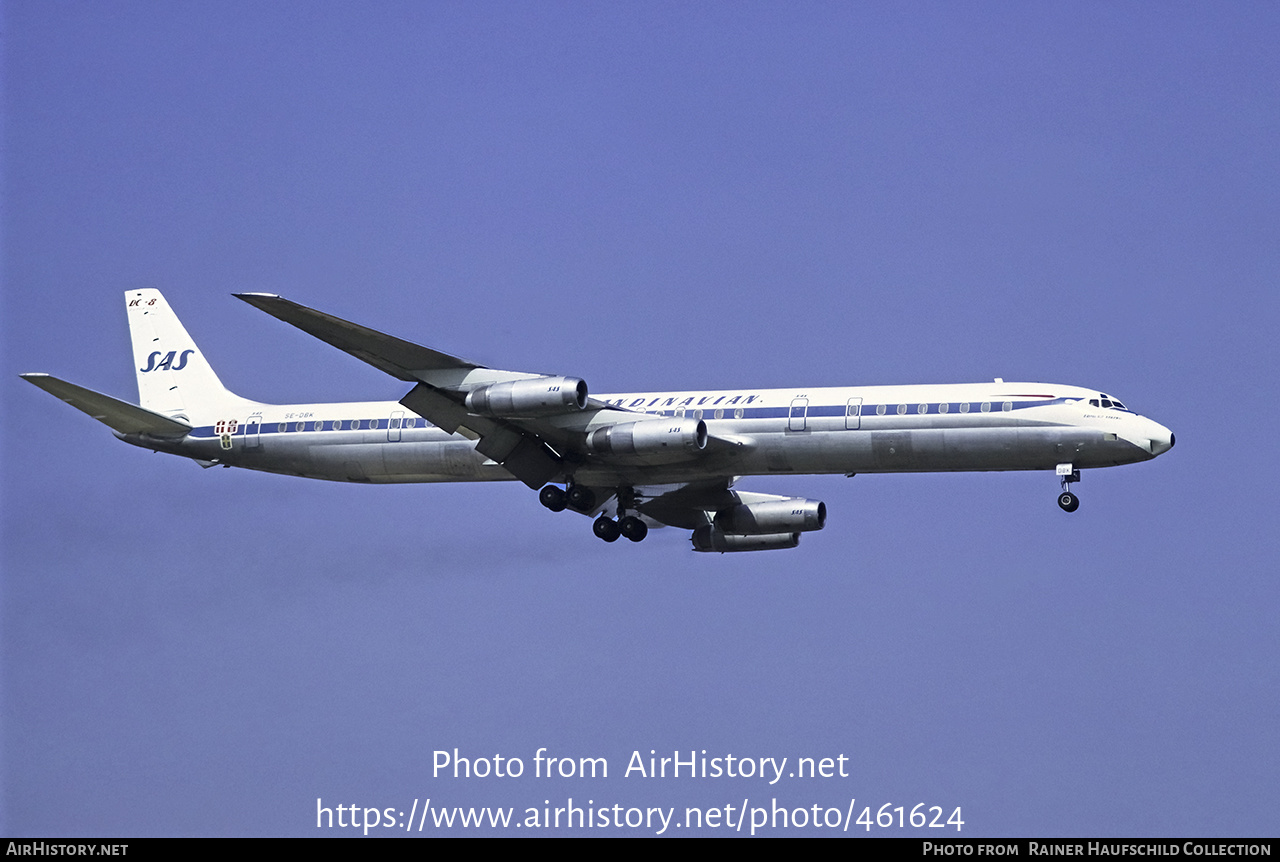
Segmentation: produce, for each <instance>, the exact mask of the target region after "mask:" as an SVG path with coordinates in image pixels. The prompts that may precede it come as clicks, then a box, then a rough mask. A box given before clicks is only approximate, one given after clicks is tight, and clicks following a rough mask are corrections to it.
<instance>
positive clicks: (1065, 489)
mask: <svg viewBox="0 0 1280 862" xmlns="http://www.w3.org/2000/svg"><path fill="white" fill-rule="evenodd" d="M1058 478H1059V479H1060V480H1061V482H1062V493H1061V494H1059V495H1058V507H1059V508H1061V509H1062V511H1064V512H1074V511H1075V510H1076V509H1079V508H1080V498H1079V497H1077V496H1076V495H1075V494H1072V493H1071V483H1072V482H1079V481H1080V471H1079V470H1077V469H1076V468H1075V467H1074V466H1073V465H1071V464H1059V465H1058Z"/></svg>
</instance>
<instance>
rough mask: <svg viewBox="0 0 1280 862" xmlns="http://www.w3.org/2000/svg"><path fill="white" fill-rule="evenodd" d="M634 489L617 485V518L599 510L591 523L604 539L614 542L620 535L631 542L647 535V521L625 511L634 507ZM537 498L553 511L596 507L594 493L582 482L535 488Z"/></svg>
mask: <svg viewBox="0 0 1280 862" xmlns="http://www.w3.org/2000/svg"><path fill="white" fill-rule="evenodd" d="M635 499H636V492H635V489H633V488H619V489H618V519H617V520H616V521H615V520H614V519H613V518H610V517H609V516H608V515H605V514H603V513H601V515H600V517H599V518H596V520H595V523H593V524H592V525H591V531H592V532H593V533H595V534H596V536H597V537H598V538H601V539H603V540H604V541H606V542H616V541H618V537H619V536H623V537H625V538H627V539H628V540H630V541H632V542H640V541H643V540H644V537H645V536H647V535H649V525H648V524H646V523H645V522H644V521H642V520H641V519H640V518H637V517H636V516H635V515H628V514H627V510H628V509H635ZM538 501H539V502H541V503H542V505H544V506H546V507H547V508H548V509H550V510H551V511H553V512H563V511H564V510H565V509H568V508H572V509H576V510H577V511H579V512H583V513H586V512H590V511H592V510H594V509H595V507H596V495H595V492H594V491H592V490H591V489H590V488H587V487H584V486H582V485H570V486H569V487H568V489H567V490H561V489H560V488H557V487H556V486H555V485H548V486H546V487H545V488H543V489H542V490H541V491H539V492H538Z"/></svg>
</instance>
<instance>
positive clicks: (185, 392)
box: [125, 289, 244, 421]
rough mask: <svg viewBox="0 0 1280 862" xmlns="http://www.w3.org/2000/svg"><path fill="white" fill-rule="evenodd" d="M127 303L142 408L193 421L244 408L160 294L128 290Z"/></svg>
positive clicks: (152, 291) (157, 292)
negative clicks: (235, 407) (214, 412)
mask: <svg viewBox="0 0 1280 862" xmlns="http://www.w3.org/2000/svg"><path fill="white" fill-rule="evenodd" d="M125 303H126V306H127V309H128V312H129V336H130V338H131V339H132V341H133V367H134V368H135V369H136V371H137V375H138V401H139V403H140V404H141V405H142V406H143V407H145V408H147V409H148V410H151V411H153V412H156V413H161V414H163V415H165V416H174V415H177V414H181V415H183V416H185V417H188V421H190V420H191V419H194V418H195V417H194V416H193V415H192V414H193V413H198V414H204V413H206V412H208V411H209V410H210V409H214V408H219V409H220V408H225V407H231V406H232V405H239V404H243V403H244V399H242V398H240V397H238V396H236V395H234V394H232V393H231V392H228V391H227V389H226V387H224V386H223V385H222V381H220V380H219V379H218V375H217V374H215V373H214V372H213V368H212V366H210V365H209V363H208V361H206V360H205V358H204V354H203V353H201V352H200V348H199V347H197V346H196V343H195V342H194V341H192V340H191V336H190V335H188V334H187V330H186V329H185V328H184V327H183V326H182V323H181V321H179V320H178V316H177V315H176V314H174V313H173V309H171V308H170V307H169V303H167V302H165V299H164V297H163V296H161V294H160V291H158V290H154V289H146V290H130V291H126V292H125Z"/></svg>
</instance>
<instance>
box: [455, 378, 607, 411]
mask: <svg viewBox="0 0 1280 862" xmlns="http://www.w3.org/2000/svg"><path fill="white" fill-rule="evenodd" d="M466 404H467V409H468V410H470V411H471V412H472V413H480V414H482V415H485V416H555V415H557V414H560V413H573V412H574V411H576V410H582V409H583V408H584V407H586V406H587V382H586V381H585V380H581V379H579V378H577V377H534V378H531V379H528V380H511V381H508V382H506V383H491V384H489V385H488V386H480V387H477V388H476V389H472V390H471V391H470V392H468V393H467V401H466Z"/></svg>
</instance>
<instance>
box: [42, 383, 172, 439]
mask: <svg viewBox="0 0 1280 862" xmlns="http://www.w3.org/2000/svg"><path fill="white" fill-rule="evenodd" d="M22 379H23V380H26V381H28V382H30V383H34V384H35V385H36V386H39V387H40V388H41V389H43V390H44V391H45V392H48V393H49V394H50V395H54V396H56V397H58V398H61V399H62V400H63V401H65V402H67V403H68V404H70V405H71V406H72V407H74V408H76V409H77V410H80V411H82V412H84V413H87V414H89V415H90V416H92V417H93V418H94V419H97V420H98V421H99V422H101V423H103V424H104V425H107V426H108V427H110V428H111V430H112V431H118V432H119V433H121V434H149V435H151V436H153V437H184V436H186V434H187V432H189V431H190V430H191V426H190V425H188V424H186V423H185V422H179V421H178V420H176V419H170V418H169V417H168V416H161V415H160V414H159V413H152V412H151V411H150V410H147V409H146V408H144V407H138V406H137V405H135V404H130V403H129V402H128V401H121V400H120V399H119V398H112V397H111V396H110V395H103V394H102V393H101V392H94V391H93V390H92V389H85V388H84V387H83V386H76V385H75V384H74V383H68V382H67V381H65V380H59V379H58V378H57V377H51V376H50V375H48V374H24V375H22Z"/></svg>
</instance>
